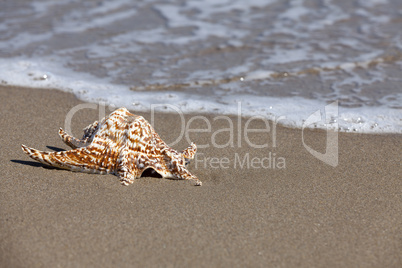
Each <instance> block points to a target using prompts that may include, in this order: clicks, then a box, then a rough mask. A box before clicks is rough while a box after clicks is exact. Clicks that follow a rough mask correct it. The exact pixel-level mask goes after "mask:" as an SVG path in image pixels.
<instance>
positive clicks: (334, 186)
mask: <svg viewBox="0 0 402 268" xmlns="http://www.w3.org/2000/svg"><path fill="white" fill-rule="evenodd" d="M78 104H82V102H80V101H78V100H77V99H76V98H75V97H74V96H73V95H71V94H67V93H63V92H59V91H55V90H54V91H53V90H35V89H22V88H12V87H1V88H0V105H1V108H0V109H1V118H0V120H1V124H0V126H1V132H0V133H1V150H0V152H1V153H0V155H1V159H0V160H1V162H0V163H1V166H0V167H1V179H0V205H1V206H0V266H1V267H138V266H140V267H143V266H148V267H149V266H159V267H160V266H164V267H173V266H175V267H232V266H234V267H244V266H248V267H270V266H272V267H279V266H280V267H401V266H402V259H401V256H402V254H401V252H402V231H401V230H402V228H401V227H402V204H401V189H402V180H401V155H402V149H401V148H402V136H401V135H359V134H344V133H340V135H339V165H338V166H337V167H335V168H334V167H331V166H329V165H327V164H325V163H323V162H321V161H319V160H318V159H316V158H315V157H313V156H312V155H311V154H310V153H309V152H307V150H306V149H305V148H304V147H303V144H302V139H301V131H300V130H294V129H287V128H283V127H280V126H278V127H277V130H276V147H273V139H272V133H271V132H272V131H271V132H270V133H249V138H250V141H251V142H254V143H261V142H262V143H267V144H268V145H269V146H268V148H264V149H253V148H252V147H250V146H249V145H248V144H247V141H245V140H244V138H242V139H241V143H242V144H241V145H240V146H239V144H238V140H237V135H235V137H234V140H233V145H234V147H230V146H229V147H226V148H221V149H220V148H214V147H213V146H211V136H212V133H213V132H212V133H193V134H191V135H190V138H191V140H193V141H194V142H196V143H197V144H201V145H202V144H209V145H210V146H209V148H204V149H199V151H198V155H199V161H198V163H197V166H196V163H195V162H193V163H192V164H191V165H190V167H189V169H190V171H191V172H193V173H194V174H195V175H197V176H198V177H199V178H200V179H201V180H202V181H203V186H202V187H195V186H193V183H192V182H189V181H174V180H166V179H159V178H155V177H144V178H141V179H139V180H137V181H135V183H134V184H133V185H130V186H127V187H125V186H122V185H120V183H119V181H118V178H117V177H116V176H113V175H92V174H84V173H73V172H69V171H66V170H58V169H51V168H47V167H44V166H43V165H41V164H39V163H37V162H33V160H31V159H30V158H28V157H27V156H26V155H25V154H24V153H23V152H22V150H21V148H20V146H21V144H22V143H23V144H26V145H28V146H31V147H34V148H37V149H40V150H52V149H57V148H63V149H67V147H66V146H65V145H64V144H63V143H62V141H61V140H60V139H59V137H58V135H57V131H58V128H59V127H64V125H65V119H66V115H67V114H68V112H69V111H70V110H71V109H72V108H73V107H75V106H76V105H78ZM106 112H107V113H109V112H110V110H109V109H106ZM98 113H99V111H98V110H92V109H90V108H87V109H83V110H81V111H80V112H78V113H77V114H76V115H75V116H74V117H73V119H72V121H73V125H72V132H73V134H74V135H76V136H80V135H81V129H82V128H83V127H85V126H86V125H88V124H89V123H92V122H93V121H95V120H98V117H99V116H98ZM141 115H143V116H144V117H145V118H147V119H148V120H150V114H146V113H145V114H144V113H141ZM190 118H191V117H190V116H187V117H186V118H185V120H186V122H188V120H189V119H190ZM207 118H208V119H209V120H211V121H210V122H211V123H212V131H214V130H219V129H222V128H228V127H229V123H228V122H226V121H224V120H215V121H213V118H214V116H207ZM179 119H180V118H179V117H177V116H176V115H166V114H158V115H157V116H156V121H155V124H154V125H155V129H156V131H157V132H158V133H159V134H160V136H161V137H162V139H164V140H166V141H168V142H172V141H173V140H175V139H176V138H177V137H178V136H179V134H180V125H181V121H180V120H179ZM233 121H234V126H233V128H234V129H235V131H234V132H235V134H237V130H238V128H237V127H238V125H237V119H236V118H233ZM245 122H246V119H243V120H242V122H241V126H242V127H243V128H244V124H245ZM219 123H222V125H221V126H219ZM254 123H256V126H253V127H255V128H261V127H263V125H262V122H257V121H254ZM251 125H253V124H250V127H251ZM197 127H199V128H204V127H205V124H204V125H203V121H201V120H198V121H197V120H194V121H193V123H192V124H191V128H197ZM227 134H228V132H222V133H220V134H217V135H216V136H214V138H216V140H217V142H218V144H221V145H222V144H225V143H226V142H227V141H228V139H227V137H228V136H227ZM304 134H305V141H306V143H307V144H308V145H309V146H311V147H312V148H314V149H315V150H318V151H321V152H323V150H324V145H325V138H326V135H325V133H324V132H323V131H305V133H304ZM186 146H187V141H186V139H185V138H183V139H181V141H180V142H179V144H177V145H175V146H174V148H176V149H180V150H181V149H184V148H185V147H186ZM54 147H56V148H54ZM269 153H271V161H273V156H274V154H275V158H276V160H277V161H281V160H279V158H283V159H285V165H286V166H285V168H283V169H280V168H275V169H274V168H272V166H271V168H263V167H261V165H259V164H258V159H263V158H264V157H268V156H269ZM247 154H249V159H250V161H251V159H253V158H256V159H257V160H254V161H255V162H254V164H253V165H254V168H253V167H252V166H250V168H247V167H246V164H247V163H246V164H245V165H244V166H243V167H240V164H239V162H238V160H239V159H241V160H243V159H244V157H245V156H246V155H247ZM206 157H210V158H211V157H215V158H218V159H219V160H220V161H223V162H224V163H223V164H222V167H221V168H215V167H216V166H219V164H217V163H215V162H214V161H218V160H211V159H209V160H207V161H205V162H204V161H201V160H203V159H205V158H206ZM236 157H237V158H239V159H237V160H236ZM224 158H227V159H228V160H227V161H228V162H225V161H226V160H222V159H224ZM211 161H212V162H211ZM266 161H267V160H266ZM271 163H272V162H271ZM265 164H267V162H265ZM235 165H236V166H235ZM250 165H251V163H250ZM225 167H227V168H225Z"/></svg>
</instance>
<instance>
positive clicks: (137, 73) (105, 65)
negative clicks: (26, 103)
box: [0, 0, 402, 133]
mask: <svg viewBox="0 0 402 268" xmlns="http://www.w3.org/2000/svg"><path fill="white" fill-rule="evenodd" d="M401 29H402V1H400V0H353V1H351V0H294V1H293V0H288V1H283V0H250V1H241V0H200V1H179V0H177V1H154V0H143V1H131V0H114V1H101V0H86V1H81V0H59V1H50V0H47V1H45V0H42V1H26V0H22V1H14V0H2V1H1V2H0V83H1V84H8V85H21V86H29V87H38V88H56V89H60V90H64V91H69V92H73V93H74V94H76V95H77V97H79V98H80V99H82V100H85V101H90V102H99V101H102V102H106V103H107V104H110V105H113V106H116V107H119V106H126V107H127V108H129V109H135V110H139V111H149V110H150V109H151V107H152V105H154V104H160V107H162V108H161V109H160V111H161V112H175V111H176V110H174V109H172V107H175V108H176V109H179V110H181V111H183V112H186V113H214V114H235V115H236V114H238V113H239V111H240V112H241V115H243V116H260V117H264V118H268V119H273V120H279V119H280V123H282V124H285V125H288V126H292V127H305V126H306V122H313V124H309V126H308V127H317V128H327V127H336V128H338V129H339V130H340V131H345V132H363V133H402V30H401ZM329 104H336V105H338V106H337V107H338V109H337V114H336V115H333V114H332V116H331V118H328V117H326V118H325V113H324V111H325V107H326V106H327V105H329ZM331 107H333V106H331ZM318 110H320V111H321V112H322V116H323V117H322V118H323V119H322V120H313V121H312V120H311V116H312V115H316V113H315V112H316V111H318Z"/></svg>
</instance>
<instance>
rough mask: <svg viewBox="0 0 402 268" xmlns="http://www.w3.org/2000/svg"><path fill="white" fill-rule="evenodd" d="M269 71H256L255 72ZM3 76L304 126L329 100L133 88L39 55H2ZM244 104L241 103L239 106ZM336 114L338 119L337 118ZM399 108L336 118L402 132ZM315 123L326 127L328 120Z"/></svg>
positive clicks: (94, 98)
mask: <svg viewBox="0 0 402 268" xmlns="http://www.w3.org/2000/svg"><path fill="white" fill-rule="evenodd" d="M266 75H267V74H254V76H255V77H257V78H258V77H260V76H266ZM0 81H1V83H3V84H12V85H19V86H25V87H36V88H58V89H61V90H64V91H68V92H72V93H74V94H75V95H76V96H77V97H79V98H80V99H82V100H84V101H89V102H100V101H102V102H104V103H106V104H109V105H114V106H116V107H119V106H125V107H127V108H129V109H135V110H138V111H149V110H150V109H151V108H152V107H153V106H155V105H157V106H158V107H165V109H164V110H163V109H162V111H165V112H177V110H172V109H171V107H176V108H177V109H179V110H180V111H182V112H184V113H197V114H198V113H200V112H201V113H219V114H228V115H239V107H241V110H240V115H242V116H246V117H251V116H263V117H265V118H268V119H271V120H275V121H279V120H280V123H281V124H284V125H287V126H290V127H298V128H302V127H303V123H304V121H305V120H307V119H308V118H309V116H311V115H312V114H313V113H314V112H316V111H317V110H320V111H323V110H324V109H325V105H326V104H325V103H323V102H320V101H318V100H308V99H304V98H299V97H291V98H275V97H269V96H253V95H244V94H241V93H239V94H229V95H221V96H219V99H213V98H206V97H205V96H203V95H198V94H191V95H189V94H188V93H186V92H171V91H164V92H147V91H135V92H134V91H132V90H130V89H129V88H128V87H126V86H122V85H112V84H111V83H110V81H108V79H106V78H104V79H101V78H95V77H93V76H91V75H88V74H83V73H76V72H73V71H71V70H68V69H65V68H62V67H60V66H59V65H57V64H55V63H52V62H48V61H43V59H41V60H40V61H39V60H36V61H35V60H26V59H22V58H21V59H13V60H7V59H0ZM239 105H240V106H239ZM335 120H336V119H335ZM401 120H402V116H401V112H400V110H397V109H389V108H386V107H383V106H380V107H370V108H366V107H362V108H353V109H352V108H344V107H339V116H338V119H337V123H338V124H339V130H340V131H346V132H347V131H350V132H363V133H402V124H401ZM310 127H316V128H327V127H328V120H322V121H320V122H317V123H316V124H315V125H313V126H310Z"/></svg>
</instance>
